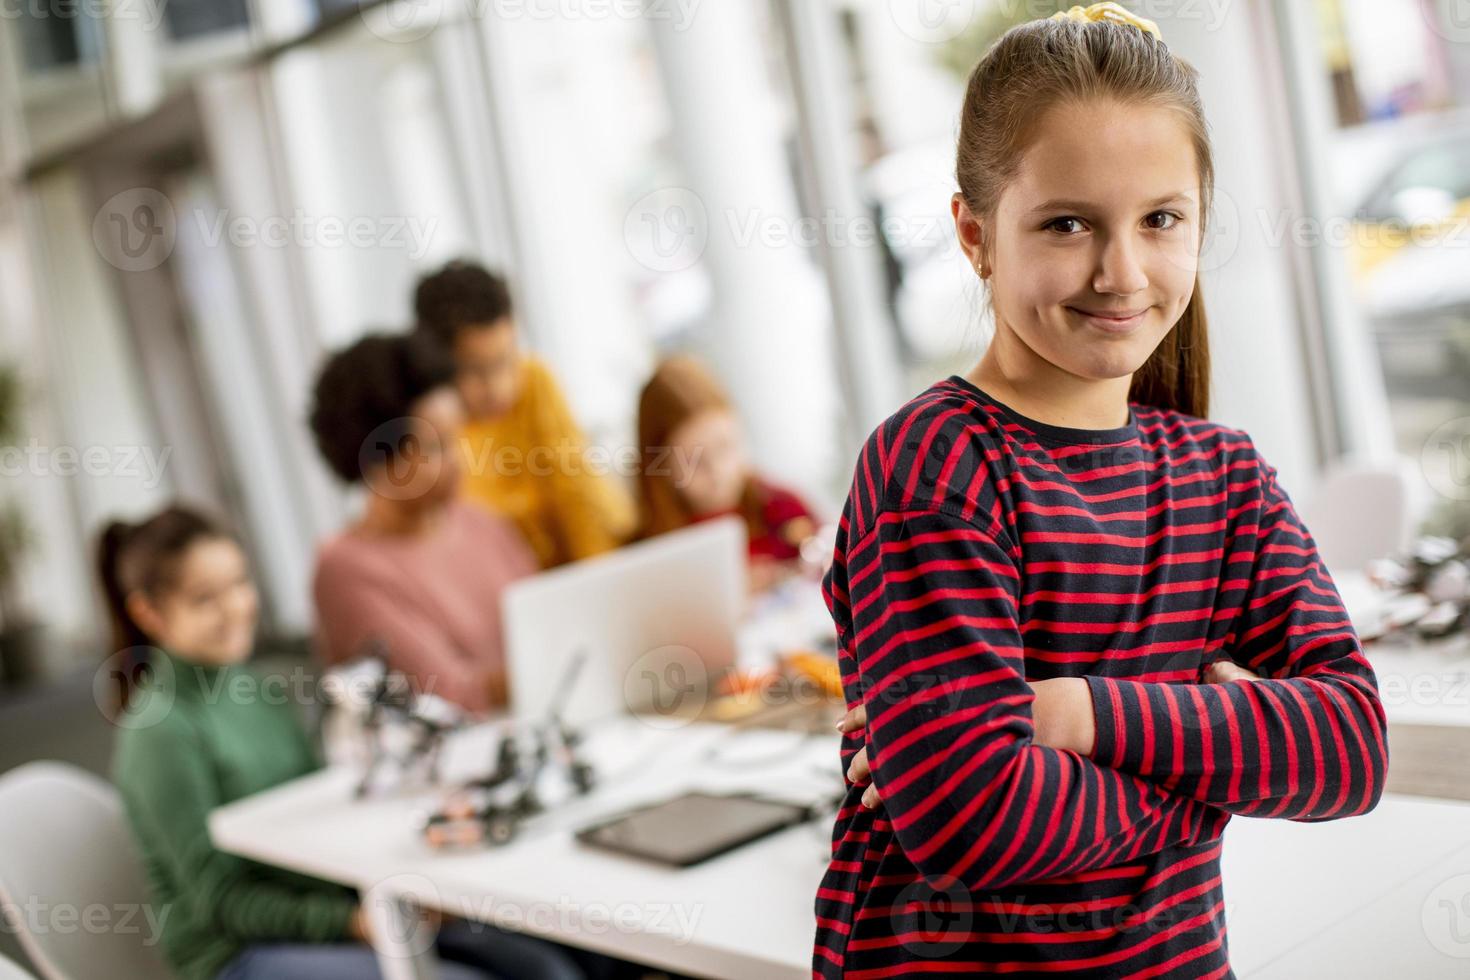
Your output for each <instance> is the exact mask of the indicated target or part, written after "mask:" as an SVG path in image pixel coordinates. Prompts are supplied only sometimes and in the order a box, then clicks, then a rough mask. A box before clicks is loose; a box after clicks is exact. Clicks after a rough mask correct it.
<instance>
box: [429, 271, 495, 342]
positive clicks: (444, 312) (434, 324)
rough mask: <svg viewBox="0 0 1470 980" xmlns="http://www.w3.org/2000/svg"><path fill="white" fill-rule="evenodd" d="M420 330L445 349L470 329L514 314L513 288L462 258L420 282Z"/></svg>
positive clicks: (484, 325) (485, 325)
mask: <svg viewBox="0 0 1470 980" xmlns="http://www.w3.org/2000/svg"><path fill="white" fill-rule="evenodd" d="M413 311H414V315H415V316H417V317H418V323H419V329H420V330H423V331H425V332H426V333H428V334H429V335H430V336H432V337H434V338H435V339H436V340H438V341H439V342H440V343H442V344H444V345H445V346H450V347H452V346H453V345H454V339H455V337H456V336H457V335H458V334H459V332H460V331H461V330H463V329H465V328H466V327H487V326H489V325H490V324H492V323H495V322H497V321H499V320H500V319H501V318H503V317H508V316H510V315H511V313H512V312H514V304H513V303H512V301H511V295H510V285H509V284H508V283H507V282H506V281H505V279H504V278H503V277H501V276H499V275H497V274H495V273H494V272H491V271H490V270H489V269H487V268H485V267H484V266H483V265H480V264H479V263H477V262H471V261H469V260H467V259H458V260H456V261H453V262H450V263H449V264H448V265H446V266H445V267H444V268H442V269H440V270H439V271H438V272H435V273H434V274H433V275H429V276H425V277H424V278H423V279H421V280H419V284H418V288H417V289H415V290H414V294H413Z"/></svg>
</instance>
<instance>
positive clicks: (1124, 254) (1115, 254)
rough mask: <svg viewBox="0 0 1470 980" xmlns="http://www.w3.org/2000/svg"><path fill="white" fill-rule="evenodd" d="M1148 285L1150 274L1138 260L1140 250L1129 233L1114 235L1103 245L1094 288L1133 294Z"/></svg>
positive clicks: (1119, 294)
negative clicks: (1145, 271)
mask: <svg viewBox="0 0 1470 980" xmlns="http://www.w3.org/2000/svg"><path fill="white" fill-rule="evenodd" d="M1147 287H1148V276H1147V274H1145V273H1144V271H1143V265H1142V264H1141V263H1140V262H1139V260H1138V250H1137V248H1136V247H1135V245H1134V243H1133V241H1132V239H1131V238H1130V237H1129V236H1127V235H1115V236H1112V237H1111V238H1110V239H1108V240H1107V242H1106V243H1105V244H1104V245H1103V251H1102V256H1101V258H1100V260H1099V263H1098V269H1097V273H1096V275H1094V276H1093V280H1092V288H1093V289H1095V290H1097V292H1099V293H1107V294H1111V295H1114V296H1131V295H1133V294H1134V293H1137V292H1139V291H1141V290H1143V289H1146V288H1147Z"/></svg>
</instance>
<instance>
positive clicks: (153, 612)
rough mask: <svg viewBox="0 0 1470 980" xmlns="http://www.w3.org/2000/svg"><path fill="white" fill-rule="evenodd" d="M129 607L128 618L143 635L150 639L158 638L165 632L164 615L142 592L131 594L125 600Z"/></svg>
mask: <svg viewBox="0 0 1470 980" xmlns="http://www.w3.org/2000/svg"><path fill="white" fill-rule="evenodd" d="M123 601H124V603H125V604H126V606H127V610H128V618H129V619H131V620H132V621H133V622H134V623H135V624H136V625H137V627H138V629H140V630H142V631H143V633H144V634H145V635H147V636H149V637H156V636H158V635H159V634H161V633H163V632H164V618H163V614H162V613H160V612H159V611H158V607H157V606H155V605H154V604H153V603H152V601H150V600H149V598H148V597H147V596H146V595H144V594H143V593H142V592H130V593H128V597H127V598H126V599H125V600H123Z"/></svg>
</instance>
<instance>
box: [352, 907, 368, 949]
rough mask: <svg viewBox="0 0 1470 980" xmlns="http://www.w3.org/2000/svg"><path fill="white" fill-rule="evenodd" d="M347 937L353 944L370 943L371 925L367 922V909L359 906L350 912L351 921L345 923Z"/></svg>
mask: <svg viewBox="0 0 1470 980" xmlns="http://www.w3.org/2000/svg"><path fill="white" fill-rule="evenodd" d="M347 935H348V938H350V939H351V940H352V941H353V942H358V943H366V942H371V939H370V937H371V936H372V924H371V923H369V922H368V915H367V909H365V908H363V907H362V906H361V905H359V906H358V907H357V908H356V909H353V911H352V919H351V920H350V921H349V922H348V923H347Z"/></svg>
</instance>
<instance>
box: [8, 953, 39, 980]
mask: <svg viewBox="0 0 1470 980" xmlns="http://www.w3.org/2000/svg"><path fill="white" fill-rule="evenodd" d="M0 980H36V978H35V977H33V976H31V975H30V974H29V973H27V972H26V971H25V970H23V969H21V968H20V964H18V963H16V962H14V961H13V960H7V959H6V958H5V957H3V956H0Z"/></svg>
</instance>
